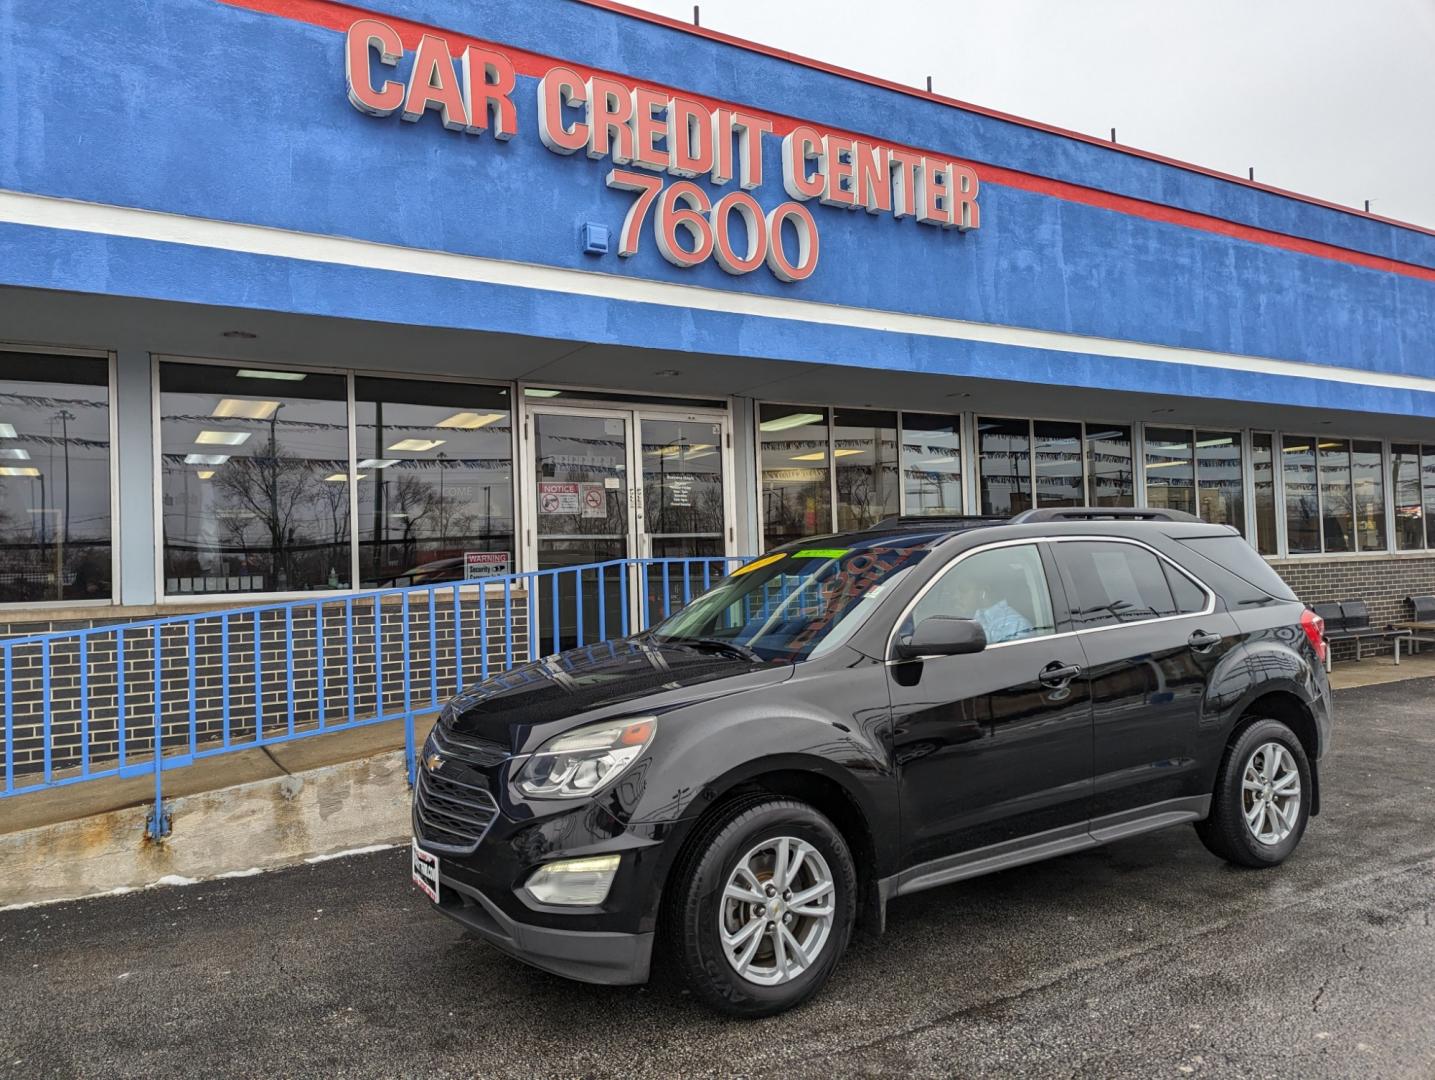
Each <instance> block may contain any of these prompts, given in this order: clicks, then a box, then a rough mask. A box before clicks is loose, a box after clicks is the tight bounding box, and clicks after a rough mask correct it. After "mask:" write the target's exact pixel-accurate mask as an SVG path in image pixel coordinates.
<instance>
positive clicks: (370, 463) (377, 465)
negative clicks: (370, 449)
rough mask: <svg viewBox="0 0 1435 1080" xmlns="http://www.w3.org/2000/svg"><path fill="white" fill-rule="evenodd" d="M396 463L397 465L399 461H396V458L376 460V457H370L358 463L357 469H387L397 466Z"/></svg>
mask: <svg viewBox="0 0 1435 1080" xmlns="http://www.w3.org/2000/svg"><path fill="white" fill-rule="evenodd" d="M398 463H399V459H398V458H378V457H371V458H364V460H363V461H361V462H359V468H361V469H387V468H388V467H389V466H390V465H397V464H398Z"/></svg>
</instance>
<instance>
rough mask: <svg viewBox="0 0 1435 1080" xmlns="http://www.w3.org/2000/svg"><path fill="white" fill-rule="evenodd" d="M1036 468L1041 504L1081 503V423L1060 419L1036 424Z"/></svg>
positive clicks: (1037, 487) (1068, 504) (1034, 439)
mask: <svg viewBox="0 0 1435 1080" xmlns="http://www.w3.org/2000/svg"><path fill="white" fill-rule="evenodd" d="M1032 435H1033V443H1032V468H1033V470H1034V472H1035V474H1036V483H1035V487H1036V505H1037V506H1081V505H1082V504H1083V502H1084V498H1083V494H1082V492H1083V489H1084V487H1085V480H1084V477H1083V475H1082V465H1081V463H1082V456H1083V455H1082V452H1081V449H1082V447H1081V425H1080V424H1074V423H1068V422H1064V421H1058V420H1037V421H1036V422H1035V423H1034V424H1032Z"/></svg>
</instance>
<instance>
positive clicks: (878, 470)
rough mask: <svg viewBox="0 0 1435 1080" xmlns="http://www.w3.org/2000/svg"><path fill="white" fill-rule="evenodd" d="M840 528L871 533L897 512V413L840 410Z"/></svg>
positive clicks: (835, 417)
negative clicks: (876, 526) (873, 528)
mask: <svg viewBox="0 0 1435 1080" xmlns="http://www.w3.org/2000/svg"><path fill="white" fill-rule="evenodd" d="M832 456H833V458H834V459H835V465H836V468H837V528H838V529H841V530H847V529H865V528H867V527H868V526H870V525H875V524H877V523H878V522H879V521H881V520H882V519H883V518H888V517H892V516H894V515H895V514H896V513H897V482H898V470H897V414H896V413H895V412H881V411H877V410H874V409H834V410H833V413H832Z"/></svg>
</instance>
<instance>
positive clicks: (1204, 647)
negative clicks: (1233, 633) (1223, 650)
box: [1186, 630, 1221, 653]
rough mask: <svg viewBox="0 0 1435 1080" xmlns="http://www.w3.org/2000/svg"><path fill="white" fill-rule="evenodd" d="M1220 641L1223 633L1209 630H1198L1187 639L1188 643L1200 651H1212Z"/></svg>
mask: <svg viewBox="0 0 1435 1080" xmlns="http://www.w3.org/2000/svg"><path fill="white" fill-rule="evenodd" d="M1220 643H1221V635H1220V634H1213V633H1211V632H1210V631H1209V630H1197V631H1196V632H1195V633H1194V634H1192V635H1191V636H1190V637H1188V638H1187V639H1186V644H1188V645H1190V646H1191V648H1192V649H1194V650H1195V651H1196V652H1198V653H1205V652H1210V651H1211V650H1212V649H1214V648H1215V647H1216V646H1217V645H1219V644H1220Z"/></svg>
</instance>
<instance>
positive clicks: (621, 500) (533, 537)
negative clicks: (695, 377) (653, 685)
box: [527, 405, 732, 656]
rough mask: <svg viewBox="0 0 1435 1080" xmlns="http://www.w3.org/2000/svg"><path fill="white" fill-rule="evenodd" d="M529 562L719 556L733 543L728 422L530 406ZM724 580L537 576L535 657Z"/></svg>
mask: <svg viewBox="0 0 1435 1080" xmlns="http://www.w3.org/2000/svg"><path fill="white" fill-rule="evenodd" d="M529 415H530V421H531V428H530V431H529V442H530V450H529V458H528V462H529V465H530V469H531V472H530V480H529V483H528V488H529V490H528V492H527V496H528V498H527V501H528V503H529V507H528V513H529V520H530V521H532V522H533V527H532V528H531V529H530V530H529V536H530V544H529V564H528V565H530V566H532V567H534V568H536V569H538V570H559V569H566V568H569V567H578V566H586V565H590V564H594V563H603V562H608V561H613V560H622V559H640V560H649V559H652V560H657V559H675V558H721V557H722V556H723V555H725V554H727V551H728V546H729V544H730V542H731V539H732V522H731V514H730V507H731V496H730V493H729V485H728V467H727V457H728V438H727V421H726V417H724V416H722V415H720V414H682V413H675V412H672V411H670V410H645V409H634V408H614V409H588V408H574V407H563V406H550V405H543V406H533V407H530V413H529ZM721 574H722V569H721V566H720V564H718V563H716V562H715V563H712V564H711V565H710V566H707V567H705V566H702V565H697V564H694V565H693V566H691V567H690V568H688V569H687V571H686V572H684V571H683V570H682V569H681V568H678V567H674V566H667V565H657V564H648V565H642V566H640V567H639V569H638V570H636V571H630V572H625V571H623V570H622V569H620V568H616V567H614V568H608V569H606V570H593V571H584V572H582V573H581V574H580V573H576V572H575V573H571V574H558V575H553V576H544V577H542V578H540V579H539V580H538V583H537V586H536V589H535V600H534V603H533V607H532V609H531V610H532V612H533V615H534V617H535V619H536V625H535V627H534V633H535V638H536V645H537V648H536V649H535V655H540V656H541V655H546V654H548V653H552V652H555V651H559V650H561V649H566V648H571V647H573V646H575V645H581V644H585V643H591V642H594V641H600V640H603V639H605V638H607V639H611V638H614V637H620V636H622V635H624V634H627V633H632V632H634V631H636V630H639V629H642V628H643V627H646V626H650V625H652V624H653V623H655V622H658V621H659V620H661V619H662V618H664V617H665V616H666V615H667V614H670V613H671V612H673V611H676V610H677V609H678V608H680V607H681V606H683V604H684V603H686V602H687V601H688V600H689V599H691V598H692V597H693V596H696V595H697V594H698V593H700V592H702V591H703V589H704V588H705V587H706V585H708V584H710V583H711V582H713V581H716V580H717V579H718V578H719V577H720V576H721Z"/></svg>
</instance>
